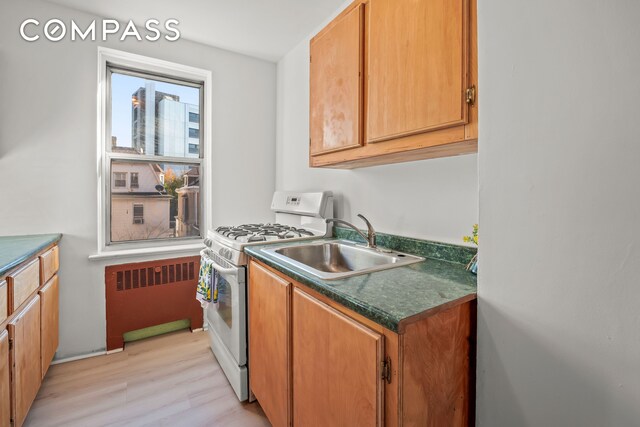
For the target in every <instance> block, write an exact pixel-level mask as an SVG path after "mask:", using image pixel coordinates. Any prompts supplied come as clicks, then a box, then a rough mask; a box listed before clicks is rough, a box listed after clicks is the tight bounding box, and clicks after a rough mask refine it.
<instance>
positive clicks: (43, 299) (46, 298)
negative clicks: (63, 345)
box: [38, 274, 59, 378]
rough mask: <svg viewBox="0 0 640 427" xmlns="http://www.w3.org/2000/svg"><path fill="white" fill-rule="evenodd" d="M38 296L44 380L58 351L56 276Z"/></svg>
mask: <svg viewBox="0 0 640 427" xmlns="http://www.w3.org/2000/svg"><path fill="white" fill-rule="evenodd" d="M38 295H40V317H41V322H40V360H41V370H42V378H44V376H45V374H46V373H47V370H48V369H49V365H50V364H51V361H52V360H53V356H54V355H55V354H56V350H57V349H58V328H59V310H58V305H59V304H58V301H59V296H58V295H59V290H58V275H57V274H56V275H55V276H53V277H52V278H51V280H49V281H48V282H47V283H46V284H45V285H44V286H43V287H42V288H41V289H40V290H39V291H38Z"/></svg>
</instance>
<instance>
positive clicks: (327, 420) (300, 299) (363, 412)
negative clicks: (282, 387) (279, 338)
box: [292, 289, 383, 426]
mask: <svg viewBox="0 0 640 427" xmlns="http://www.w3.org/2000/svg"><path fill="white" fill-rule="evenodd" d="M292 333H293V424H294V425H296V426H314V425H315V426H374V425H381V423H382V392H383V384H382V380H381V372H380V369H381V362H382V354H383V338H382V335H380V334H379V333H377V332H375V331H372V330H371V329H369V328H367V327H365V326H363V325H361V324H360V323H358V322H356V321H354V320H352V319H350V318H349V317H347V316H345V315H343V314H341V313H339V312H338V311H336V310H334V309H333V308H331V307H329V306H328V305H326V304H324V303H322V302H320V301H318V300H316V299H315V298H312V297H311V296H309V295H307V294H305V293H304V292H302V291H300V290H299V289H294V291H293V331H292Z"/></svg>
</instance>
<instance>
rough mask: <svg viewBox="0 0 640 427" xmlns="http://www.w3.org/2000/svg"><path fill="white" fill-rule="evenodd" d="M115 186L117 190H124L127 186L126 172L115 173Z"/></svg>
mask: <svg viewBox="0 0 640 427" xmlns="http://www.w3.org/2000/svg"><path fill="white" fill-rule="evenodd" d="M113 186H114V187H116V188H122V187H126V186H127V173H126V172H114V173H113Z"/></svg>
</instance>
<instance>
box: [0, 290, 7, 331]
mask: <svg viewBox="0 0 640 427" xmlns="http://www.w3.org/2000/svg"><path fill="white" fill-rule="evenodd" d="M7 316H9V287H8V286H7V282H6V280H0V323H2V322H4V321H5V320H6V319H7Z"/></svg>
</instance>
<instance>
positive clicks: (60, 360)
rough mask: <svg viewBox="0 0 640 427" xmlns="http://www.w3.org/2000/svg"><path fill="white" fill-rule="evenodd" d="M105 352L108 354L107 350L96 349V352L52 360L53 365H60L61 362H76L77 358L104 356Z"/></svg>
mask: <svg viewBox="0 0 640 427" xmlns="http://www.w3.org/2000/svg"><path fill="white" fill-rule="evenodd" d="M105 354H107V352H106V351H96V352H94V353H87V354H80V355H78V356H72V357H65V358H63V359H56V360H54V361H52V362H51V364H52V365H59V364H61V363H67V362H74V361H76V360H82V359H88V358H90V357H96V356H104V355H105Z"/></svg>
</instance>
